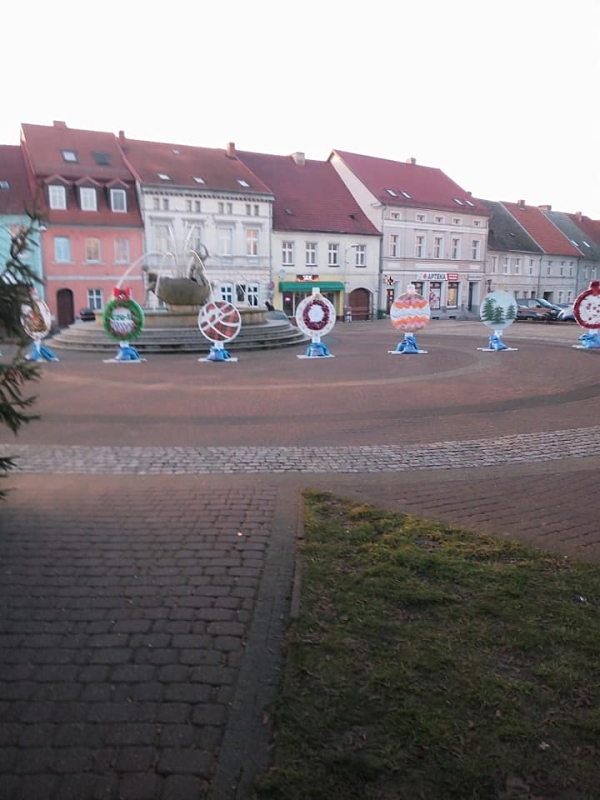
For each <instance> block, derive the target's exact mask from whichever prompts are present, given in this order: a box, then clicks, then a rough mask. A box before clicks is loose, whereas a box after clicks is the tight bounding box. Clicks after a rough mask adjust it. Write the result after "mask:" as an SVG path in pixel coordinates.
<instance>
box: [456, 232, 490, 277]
mask: <svg viewBox="0 0 600 800" xmlns="http://www.w3.org/2000/svg"><path fill="white" fill-rule="evenodd" d="M452 258H453V259H454V260H455V261H456V260H457V259H459V258H460V239H452ZM495 271H496V270H494V272H495Z"/></svg>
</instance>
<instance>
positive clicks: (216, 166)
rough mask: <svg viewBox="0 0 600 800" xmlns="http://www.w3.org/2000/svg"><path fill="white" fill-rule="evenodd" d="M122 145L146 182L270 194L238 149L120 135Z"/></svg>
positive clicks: (141, 178)
mask: <svg viewBox="0 0 600 800" xmlns="http://www.w3.org/2000/svg"><path fill="white" fill-rule="evenodd" d="M119 144H120V146H121V148H122V151H123V153H124V154H125V157H126V159H127V161H128V162H129V164H130V165H131V167H132V169H133V170H134V172H135V174H136V176H137V178H138V180H139V181H140V183H142V184H144V185H147V186H161V187H164V186H172V187H178V188H182V187H189V188H194V189H196V190H200V189H204V190H212V191H223V192H243V193H245V194H249V193H250V194H267V195H271V191H270V189H269V188H268V187H267V186H265V185H264V183H263V182H262V181H261V180H260V179H259V178H258V177H257V176H256V175H254V174H253V173H252V172H251V171H250V170H249V169H248V167H247V166H246V165H245V164H243V163H242V162H241V161H240V160H239V158H238V157H237V156H236V155H235V151H233V152H231V151H229V150H225V149H223V150H220V149H216V148H215V149H213V148H208V147H195V146H191V145H178V144H166V143H163V142H146V141H140V140H137V139H127V138H125V136H123V135H120V136H119ZM161 176H162V177H161Z"/></svg>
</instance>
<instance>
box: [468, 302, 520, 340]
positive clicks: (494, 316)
mask: <svg viewBox="0 0 600 800" xmlns="http://www.w3.org/2000/svg"><path fill="white" fill-rule="evenodd" d="M479 317H480V319H481V321H482V322H483V324H484V325H485V326H486V327H487V328H492V330H493V333H492V334H491V335H490V338H489V341H488V346H487V347H478V348H477V349H478V350H482V351H484V352H486V353H493V352H500V351H503V350H508V351H513V350H517V348H516V347H507V346H506V345H505V344H504V342H503V341H502V331H504V330H505V329H506V328H508V327H509V326H510V325H512V324H513V322H514V321H515V320H516V318H517V301H516V300H515V297H514V295H512V294H510V292H505V291H504V290H503V289H497V290H496V291H494V292H490V294H488V295H486V296H485V297H484V299H483V303H482V304H481V307H480V309H479Z"/></svg>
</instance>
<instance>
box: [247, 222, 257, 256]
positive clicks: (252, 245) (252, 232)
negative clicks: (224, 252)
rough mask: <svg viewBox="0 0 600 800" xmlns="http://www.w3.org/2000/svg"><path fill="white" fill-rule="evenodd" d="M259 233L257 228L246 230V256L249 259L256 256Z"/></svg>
mask: <svg viewBox="0 0 600 800" xmlns="http://www.w3.org/2000/svg"><path fill="white" fill-rule="evenodd" d="M259 236H260V231H259V230H258V228H246V255H247V256H250V257H251V258H256V256H258V239H259Z"/></svg>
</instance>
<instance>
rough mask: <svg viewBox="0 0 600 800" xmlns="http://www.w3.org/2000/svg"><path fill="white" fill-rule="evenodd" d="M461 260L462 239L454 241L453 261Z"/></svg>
mask: <svg viewBox="0 0 600 800" xmlns="http://www.w3.org/2000/svg"><path fill="white" fill-rule="evenodd" d="M459 259H460V239H452V260H453V261H458V260H459Z"/></svg>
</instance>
